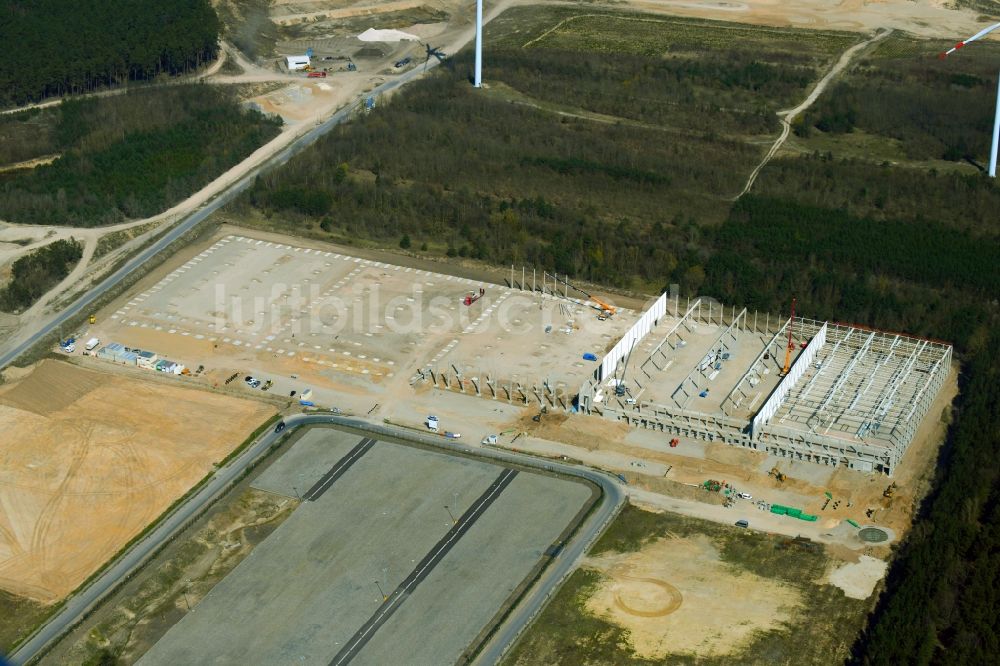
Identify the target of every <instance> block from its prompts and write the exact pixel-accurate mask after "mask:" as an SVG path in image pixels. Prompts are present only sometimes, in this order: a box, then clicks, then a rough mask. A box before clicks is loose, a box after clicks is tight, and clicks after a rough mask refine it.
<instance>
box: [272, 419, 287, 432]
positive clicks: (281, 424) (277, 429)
mask: <svg viewBox="0 0 1000 666" xmlns="http://www.w3.org/2000/svg"><path fill="white" fill-rule="evenodd" d="M284 429H285V422H284V421H278V425H276V426H274V432H281V431H282V430H284Z"/></svg>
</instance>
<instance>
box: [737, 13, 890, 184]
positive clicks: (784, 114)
mask: <svg viewBox="0 0 1000 666" xmlns="http://www.w3.org/2000/svg"><path fill="white" fill-rule="evenodd" d="M890 34H892V31H891V30H880V31H879V32H878V33H877V34H876V35H875V36H873V37H872V38H871V39H866V40H864V41H863V42H860V43H858V44H855V45H854V46H852V47H851V48H849V49H847V50H846V51H844V53H843V54H841V56H840V58H839V59H838V60H837V62H836V63H835V64H834V65H833V67H831V68H830V71H829V72H827V73H826V74H825V75H824V76H823V78H822V79H820V80H819V81H818V82H817V83H816V86H815V87H813V89H812V90H811V91H810V92H809V95H808V96H807V97H806V98H805V99H804V100H803V101H802V103H801V104H799V105H798V106H796V107H795V108H793V109H786V110H784V111H779V112H778V120H779V121H780V122H781V134H779V135H778V138H777V139H775V141H774V143H773V144H772V145H771V148H770V149H769V150H768V151H767V154H765V155H764V159H762V160H761V162H760V164H758V165H757V166H756V167H755V168H754V170H753V171H751V172H750V176H749V178H747V183H746V185H744V186H743V190H742V191H741V192H740V193H739V194H738V195H736V198H737V199H739V198H740V197H742V196H743V195H744V194H746V193H747V192H749V191H750V188H751V187H753V184H754V181H755V180H757V174H759V173H760V170H761V169H763V168H764V167H765V166H767V163H768V162H770V161H771V159H772V158H773V157H774V156H775V155H776V154H777V153H778V151H779V150H780V149H781V146H783V145H784V143H785V141H786V140H787V139H788V134H789V132H791V130H792V123H793V122H794V121H795V119H796V118H797V117H799V115H800V114H801V113H802V112H803V111H805V110H806V109H808V108H809V107H810V106H812V105H813V104H814V103H815V102H816V100H817V99H819V96H820V95H822V94H823V91H824V90H826V88H827V86H828V85H830V82H831V81H833V79H834V78H836V77H837V76H838V75H839V74H840V73H841V72H842V71H844V68H845V67H847V65H849V64H850V62H851V60H853V59H854V56H856V55H857V54H858V53H860V52H861V51H863V50H864V49H866V48H867V47H869V46H870V45H872V44H874V43H875V42H877V41H879V40H881V39H885V38H886V37H888V36H889V35H890Z"/></svg>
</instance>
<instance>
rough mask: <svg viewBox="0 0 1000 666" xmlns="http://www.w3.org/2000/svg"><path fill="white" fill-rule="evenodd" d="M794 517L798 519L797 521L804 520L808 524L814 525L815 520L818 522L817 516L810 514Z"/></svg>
mask: <svg viewBox="0 0 1000 666" xmlns="http://www.w3.org/2000/svg"><path fill="white" fill-rule="evenodd" d="M795 517H796V518H798V519H799V520H805V521H807V522H810V523H815V522H816V521H817V520H819V516H814V515H813V514H811V513H800V514H799V515H797V516H795Z"/></svg>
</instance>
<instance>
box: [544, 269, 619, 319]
mask: <svg viewBox="0 0 1000 666" xmlns="http://www.w3.org/2000/svg"><path fill="white" fill-rule="evenodd" d="M553 279H557V280H558V278H556V277H555V276H553ZM559 282H562V283H563V284H565V285H566V286H567V287H570V288H571V289H575V290H576V291H578V292H580V293H581V294H583V295H584V296H586V297H587V298H589V299H590V300H592V301H593V302H594V303H596V304H597V305H594V306H591V307H593V308H594V309H595V310H597V311H598V312H599V314H598V315H597V318H598V319H600V320H601V321H604V320H606V319H610V318H611V317H613V316H615V313H617V312H618V308H616V307H615V306H613V305H611V304H609V303H605V302H604V301H602V300H601V299H599V298H598V297H597V296H594V295H593V294H591V293H590V292H588V291H585V290H583V289H580V288H579V287H578V286H576V285H575V284H573V283H572V282H570V281H569V280H566V279H565V278H564V279H562V280H559Z"/></svg>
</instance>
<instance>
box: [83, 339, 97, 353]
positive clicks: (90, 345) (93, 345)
mask: <svg viewBox="0 0 1000 666" xmlns="http://www.w3.org/2000/svg"><path fill="white" fill-rule="evenodd" d="M99 344H101V341H100V339H99V338H91V339H89V340H87V345H86V346H85V347H84V349H86V350H87V351H88V352H92V351H94V350H95V349H97V346H98V345H99Z"/></svg>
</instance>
